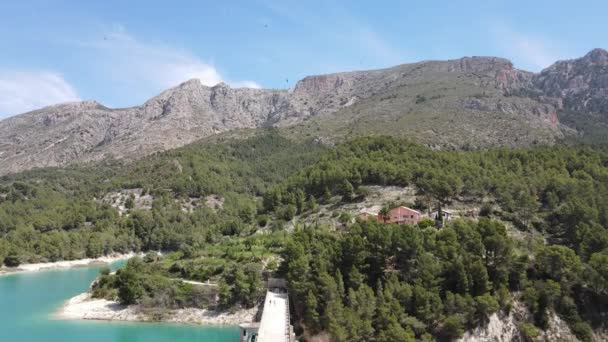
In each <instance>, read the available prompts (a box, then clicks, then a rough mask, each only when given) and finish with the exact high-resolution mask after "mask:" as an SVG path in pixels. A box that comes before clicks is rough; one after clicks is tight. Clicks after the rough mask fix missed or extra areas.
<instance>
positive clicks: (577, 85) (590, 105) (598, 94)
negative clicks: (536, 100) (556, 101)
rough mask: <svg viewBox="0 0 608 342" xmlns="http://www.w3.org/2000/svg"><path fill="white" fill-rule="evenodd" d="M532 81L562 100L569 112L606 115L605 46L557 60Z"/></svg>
mask: <svg viewBox="0 0 608 342" xmlns="http://www.w3.org/2000/svg"><path fill="white" fill-rule="evenodd" d="M534 84H535V86H536V87H537V88H539V89H540V90H542V91H543V92H545V93H546V94H547V95H549V96H553V97H558V98H561V99H563V102H564V108H565V109H566V110H568V111H570V112H591V113H600V114H602V115H604V116H608V52H607V51H606V50H604V49H594V50H591V51H590V52H589V53H587V54H586V55H585V56H584V57H581V58H577V59H570V60H565V61H558V62H556V63H554V64H553V65H551V66H550V67H548V68H546V69H545V70H543V71H542V72H541V73H540V74H538V75H536V76H535V78H534Z"/></svg>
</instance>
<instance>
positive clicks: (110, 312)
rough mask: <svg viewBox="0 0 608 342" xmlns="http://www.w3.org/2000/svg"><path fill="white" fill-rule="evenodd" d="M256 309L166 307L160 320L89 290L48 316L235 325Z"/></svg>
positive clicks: (136, 307)
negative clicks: (98, 295)
mask: <svg viewBox="0 0 608 342" xmlns="http://www.w3.org/2000/svg"><path fill="white" fill-rule="evenodd" d="M257 311H258V308H257V307H253V308H251V309H241V310H237V311H235V312H234V313H230V312H216V311H212V310H206V309H197V308H186V309H177V310H168V311H166V312H165V313H164V315H163V317H162V318H161V319H158V318H155V317H152V316H151V315H150V314H148V313H146V312H144V311H143V310H141V309H140V307H139V306H138V305H129V306H124V305H121V304H120V303H118V302H115V301H110V300H106V299H96V298H92V297H91V293H90V292H85V293H81V294H79V295H77V296H75V297H72V298H70V299H68V300H67V301H65V302H64V304H63V305H62V306H61V307H60V308H59V309H58V310H57V311H56V312H55V313H54V314H53V315H51V318H53V319H60V320H95V321H123V322H150V323H178V324H197V325H213V326H238V325H239V324H241V323H246V322H252V321H253V320H254V318H255V316H256V313H257Z"/></svg>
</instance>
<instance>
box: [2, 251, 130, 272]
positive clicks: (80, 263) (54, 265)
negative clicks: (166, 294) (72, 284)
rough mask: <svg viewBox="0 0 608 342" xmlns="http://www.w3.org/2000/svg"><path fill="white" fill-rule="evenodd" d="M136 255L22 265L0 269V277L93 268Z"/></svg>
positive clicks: (114, 255) (116, 255) (115, 255)
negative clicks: (74, 268) (20, 273)
mask: <svg viewBox="0 0 608 342" xmlns="http://www.w3.org/2000/svg"><path fill="white" fill-rule="evenodd" d="M136 255H139V254H136V253H134V252H131V253H127V254H119V253H116V254H112V255H107V256H102V257H99V258H87V259H77V260H64V261H56V262H42V263H36V264H22V265H19V266H18V267H0V275H4V274H11V273H17V272H39V271H48V270H57V269H62V268H71V267H86V266H94V265H106V264H110V263H113V262H115V261H120V260H125V259H129V258H131V257H134V256H136Z"/></svg>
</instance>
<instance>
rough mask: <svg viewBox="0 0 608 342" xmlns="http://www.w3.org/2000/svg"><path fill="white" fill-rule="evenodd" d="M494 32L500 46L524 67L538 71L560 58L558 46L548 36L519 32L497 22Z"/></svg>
mask: <svg viewBox="0 0 608 342" xmlns="http://www.w3.org/2000/svg"><path fill="white" fill-rule="evenodd" d="M492 32H493V35H494V39H495V40H496V42H497V44H498V47H499V48H500V49H501V50H502V51H504V53H505V54H506V55H507V56H508V57H509V58H511V59H513V60H514V62H519V63H521V64H522V67H524V68H530V69H532V70H533V71H538V70H541V69H544V68H546V67H548V66H550V65H551V64H553V63H554V62H555V61H557V60H558V59H559V55H560V54H559V53H558V51H559V49H558V47H556V46H555V44H554V43H553V42H551V41H550V40H548V39H546V38H543V37H541V36H538V35H536V34H531V33H523V32H518V31H515V30H513V29H511V28H510V27H508V26H506V25H504V24H496V25H495V27H494V28H493V30H492Z"/></svg>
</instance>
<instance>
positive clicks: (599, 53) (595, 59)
mask: <svg viewBox="0 0 608 342" xmlns="http://www.w3.org/2000/svg"><path fill="white" fill-rule="evenodd" d="M582 61H583V62H586V63H593V64H602V65H607V64H608V51H606V50H604V49H600V48H597V49H593V50H591V51H589V53H587V54H586V55H585V57H583V58H582Z"/></svg>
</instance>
